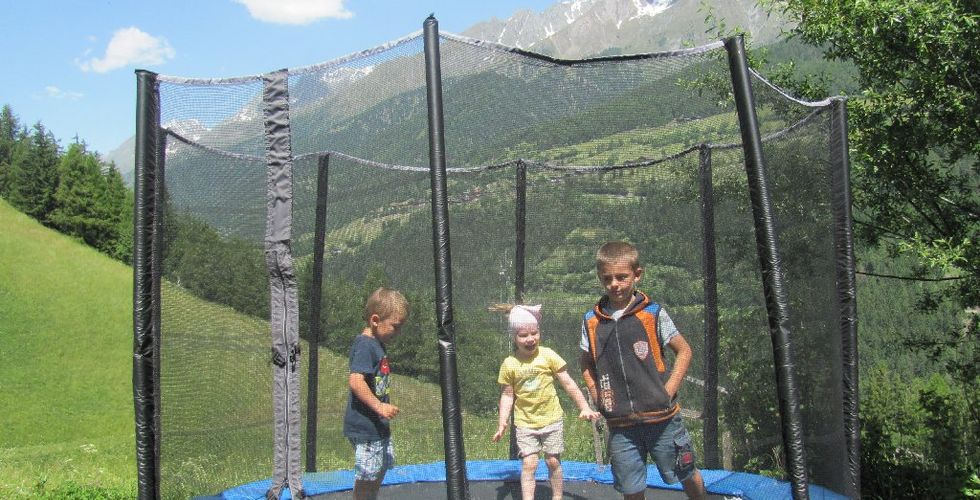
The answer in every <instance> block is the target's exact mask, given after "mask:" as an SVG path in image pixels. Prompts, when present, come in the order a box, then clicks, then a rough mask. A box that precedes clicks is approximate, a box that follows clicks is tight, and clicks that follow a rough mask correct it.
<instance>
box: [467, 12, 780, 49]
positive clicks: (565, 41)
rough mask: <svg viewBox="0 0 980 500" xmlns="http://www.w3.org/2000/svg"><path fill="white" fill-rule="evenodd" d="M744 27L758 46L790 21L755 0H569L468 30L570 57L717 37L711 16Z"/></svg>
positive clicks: (677, 45)
mask: <svg viewBox="0 0 980 500" xmlns="http://www.w3.org/2000/svg"><path fill="white" fill-rule="evenodd" d="M709 13H710V14H711V15H712V16H713V19H714V20H715V21H714V23H715V24H719V23H724V25H725V26H729V27H736V26H737V27H740V28H741V29H743V30H744V31H745V32H746V33H748V34H749V35H750V36H751V37H752V41H753V43H754V44H756V45H767V44H769V43H772V42H773V41H775V40H776V38H777V37H778V36H779V34H780V33H781V32H782V31H783V30H785V29H787V28H788V27H789V24H788V23H787V22H786V21H784V20H781V19H779V18H777V17H774V15H772V16H771V15H769V14H768V13H766V12H765V11H763V10H761V9H760V8H759V7H757V6H756V0H710V1H704V0H570V1H562V2H559V3H556V4H554V5H552V6H551V7H549V8H548V9H546V10H545V11H543V12H540V13H536V12H534V11H531V10H527V9H524V10H520V11H517V12H516V13H514V15H513V16H511V17H510V18H508V19H506V20H499V19H496V18H494V19H491V20H489V21H485V22H482V23H478V24H476V25H474V26H472V27H471V28H469V29H467V30H466V31H464V32H463V34H464V35H466V36H469V37H472V38H478V39H481V40H489V41H494V42H498V43H501V44H503V45H509V46H515V47H519V48H522V49H526V50H531V51H533V52H539V53H542V54H547V55H550V56H553V57H560V58H565V59H579V58H584V57H591V56H597V55H610V54H628V53H642V52H655V51H663V50H673V49H678V48H683V47H688V46H697V45H703V44H705V43H708V42H711V41H714V40H716V39H717V37H716V35H715V34H714V33H713V30H712V26H711V25H710V24H709V23H708V21H706V18H707V17H708V16H709Z"/></svg>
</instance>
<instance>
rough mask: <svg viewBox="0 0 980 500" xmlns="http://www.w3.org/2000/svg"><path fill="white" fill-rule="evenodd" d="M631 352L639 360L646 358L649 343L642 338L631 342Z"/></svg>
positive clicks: (648, 352)
mask: <svg viewBox="0 0 980 500" xmlns="http://www.w3.org/2000/svg"><path fill="white" fill-rule="evenodd" d="M633 354H636V357H637V358H639V359H640V361H642V360H644V359H647V354H650V344H648V343H646V342H645V341H643V340H640V341H637V342H635V343H633Z"/></svg>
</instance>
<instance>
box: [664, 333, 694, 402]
mask: <svg viewBox="0 0 980 500" xmlns="http://www.w3.org/2000/svg"><path fill="white" fill-rule="evenodd" d="M667 346H668V347H670V348H671V350H673V351H674V369H673V371H671V372H670V379H668V380H667V383H666V384H664V388H665V389H667V393H668V394H670V397H674V396H675V395H677V391H679V390H680V389H681V382H683V381H684V375H687V368H688V367H689V366H691V356H692V353H691V346H690V344H688V343H687V340H686V339H684V336H683V335H680V334H677V335H675V336H674V337H673V338H671V339H670V342H667Z"/></svg>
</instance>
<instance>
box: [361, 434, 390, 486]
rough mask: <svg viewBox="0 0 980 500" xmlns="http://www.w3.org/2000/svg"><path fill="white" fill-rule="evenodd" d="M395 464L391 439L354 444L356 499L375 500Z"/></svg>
mask: <svg viewBox="0 0 980 500" xmlns="http://www.w3.org/2000/svg"><path fill="white" fill-rule="evenodd" d="M394 463H395V448H394V445H393V444H392V442H391V439H389V438H386V439H381V440H378V441H368V442H358V443H354V492H353V493H354V499H355V500H375V499H376V498H378V490H379V489H380V488H381V482H382V481H384V478H385V474H386V473H387V472H388V469H390V468H391V467H392V466H393V465H394Z"/></svg>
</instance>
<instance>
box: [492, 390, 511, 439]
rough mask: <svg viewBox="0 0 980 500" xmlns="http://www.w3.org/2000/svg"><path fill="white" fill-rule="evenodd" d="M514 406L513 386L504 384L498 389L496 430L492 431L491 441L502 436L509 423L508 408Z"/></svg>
mask: <svg viewBox="0 0 980 500" xmlns="http://www.w3.org/2000/svg"><path fill="white" fill-rule="evenodd" d="M513 407H514V387H513V386H510V385H505V386H503V387H502V388H501V390H500V404H499V412H500V414H499V417H498V418H497V432H495V433H494V435H493V437H492V438H490V440H491V441H493V442H494V443H496V442H497V441H500V438H501V437H503V435H504V432H506V431H507V427H508V426H509V425H510V410H511V409H512V408H513Z"/></svg>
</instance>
